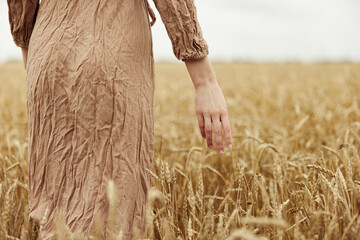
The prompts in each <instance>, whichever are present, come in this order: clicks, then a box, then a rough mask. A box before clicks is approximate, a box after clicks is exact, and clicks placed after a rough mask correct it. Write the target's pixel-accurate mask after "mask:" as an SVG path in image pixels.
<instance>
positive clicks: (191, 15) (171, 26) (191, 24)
mask: <svg viewBox="0 0 360 240" xmlns="http://www.w3.org/2000/svg"><path fill="white" fill-rule="evenodd" d="M153 1H154V3H155V6H156V8H157V10H158V11H159V13H160V16H161V19H162V21H163V23H164V25H165V28H166V31H167V33H168V35H169V38H170V40H171V43H172V46H173V52H174V54H175V56H176V57H177V58H178V59H179V60H182V61H186V60H197V59H201V58H203V57H205V56H207V55H208V54H209V50H208V45H207V42H206V40H205V39H204V37H203V33H202V30H201V27H200V24H199V21H198V18H197V10H196V6H195V2H194V0H153Z"/></svg>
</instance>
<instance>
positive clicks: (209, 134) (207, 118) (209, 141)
mask: <svg viewBox="0 0 360 240" xmlns="http://www.w3.org/2000/svg"><path fill="white" fill-rule="evenodd" d="M204 120H205V135H206V142H207V145H208V147H209V148H212V147H213V144H212V127H211V117H210V115H208V114H204Z"/></svg>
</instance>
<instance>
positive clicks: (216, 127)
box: [212, 115, 224, 154]
mask: <svg viewBox="0 0 360 240" xmlns="http://www.w3.org/2000/svg"><path fill="white" fill-rule="evenodd" d="M212 120H213V124H214V135H215V142H216V148H217V151H218V152H219V153H220V154H223V153H224V147H223V142H222V131H221V122H220V116H218V115H215V116H214V117H213V119H212Z"/></svg>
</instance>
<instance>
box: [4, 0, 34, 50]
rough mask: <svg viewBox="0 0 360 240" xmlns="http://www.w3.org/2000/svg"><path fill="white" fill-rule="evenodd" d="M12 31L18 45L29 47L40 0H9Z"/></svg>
mask: <svg viewBox="0 0 360 240" xmlns="http://www.w3.org/2000/svg"><path fill="white" fill-rule="evenodd" d="M7 3H8V7H9V22H10V31H11V34H12V36H13V40H14V42H15V44H16V45H17V46H18V47H22V48H27V47H28V45H29V41H30V37H31V33H32V31H33V28H34V24H35V20H36V14H37V11H38V9H39V0H7Z"/></svg>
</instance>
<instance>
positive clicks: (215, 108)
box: [185, 56, 232, 154]
mask: <svg viewBox="0 0 360 240" xmlns="http://www.w3.org/2000/svg"><path fill="white" fill-rule="evenodd" d="M185 65H186V67H187V70H188V72H189V74H190V77H191V79H192V81H193V84H194V87H195V89H196V102H195V104H196V116H197V118H198V122H199V127H200V132H201V135H202V136H203V138H206V142H207V145H208V147H209V148H212V147H213V143H212V142H213V141H212V132H214V137H215V142H216V147H217V151H218V152H219V153H220V154H222V153H223V152H224V147H223V141H222V129H223V130H224V135H225V143H226V145H227V147H228V148H231V147H232V140H231V129H230V123H229V116H228V111H227V106H226V101H225V98H224V95H223V93H222V90H221V88H220V86H219V84H218V82H217V79H216V75H215V72H214V70H213V68H212V66H211V63H210V61H209V59H208V57H207V56H206V57H204V58H202V59H199V60H195V61H185Z"/></svg>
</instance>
